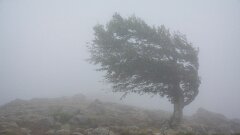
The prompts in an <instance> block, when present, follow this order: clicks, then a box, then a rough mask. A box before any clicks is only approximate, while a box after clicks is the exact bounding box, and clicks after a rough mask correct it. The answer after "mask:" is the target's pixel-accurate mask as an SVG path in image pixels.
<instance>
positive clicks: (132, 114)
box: [0, 94, 240, 135]
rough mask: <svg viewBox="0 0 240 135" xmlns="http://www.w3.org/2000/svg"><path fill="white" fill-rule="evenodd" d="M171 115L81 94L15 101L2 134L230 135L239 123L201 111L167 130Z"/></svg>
mask: <svg viewBox="0 0 240 135" xmlns="http://www.w3.org/2000/svg"><path fill="white" fill-rule="evenodd" d="M169 117H170V113H168V112H165V111H161V110H145V109H141V108H137V107H133V106H127V105H121V104H116V103H110V102H101V101H99V100H95V101H91V100H88V99H86V97H85V96H83V95H81V94H79V95H75V96H73V97H61V98H54V99H32V100H27V101H26V100H20V99H16V100H14V101H12V102H10V103H8V104H5V105H3V106H1V107H0V135H161V134H166V135H195V134H196V135H210V134H212V135H213V134H215V135H217V134H218V135H230V134H235V135H237V133H240V120H239V119H233V120H230V119H227V118H226V117H225V116H223V115H221V114H217V113H213V112H209V111H207V110H205V109H202V108H200V109H199V110H198V111H197V112H196V113H195V114H194V115H192V116H189V117H185V118H184V124H183V125H182V126H180V127H179V128H178V129H175V130H171V129H166V128H165V125H166V123H167V120H168V119H169Z"/></svg>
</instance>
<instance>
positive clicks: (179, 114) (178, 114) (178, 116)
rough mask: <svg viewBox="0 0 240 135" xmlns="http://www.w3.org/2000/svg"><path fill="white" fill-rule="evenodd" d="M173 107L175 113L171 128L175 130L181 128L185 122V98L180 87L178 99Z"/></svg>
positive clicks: (177, 93) (177, 88)
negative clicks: (183, 121)
mask: <svg viewBox="0 0 240 135" xmlns="http://www.w3.org/2000/svg"><path fill="white" fill-rule="evenodd" d="M173 105H174V111H173V115H172V118H171V126H172V127H173V128H174V127H177V126H179V125H180V124H181V123H182V120H183V108H184V97H183V95H182V92H181V90H180V88H179V87H176V98H175V101H174V103H173Z"/></svg>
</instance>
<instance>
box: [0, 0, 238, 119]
mask: <svg viewBox="0 0 240 135" xmlns="http://www.w3.org/2000/svg"><path fill="white" fill-rule="evenodd" d="M115 12H118V13H119V14H121V15H122V16H123V17H128V16H131V15H133V14H134V15H136V16H137V17H140V18H142V19H143V20H144V21H146V23H147V24H149V25H155V26H160V25H162V24H163V25H165V26H166V27H167V28H169V29H170V30H171V31H172V32H173V31H180V32H181V33H183V34H185V35H186V36H187V39H188V40H189V41H190V42H191V43H192V44H193V46H195V47H199V49H200V53H199V64H200V69H199V75H200V77H201V82H202V83H201V86H200V88H199V94H198V96H197V97H196V99H195V100H194V101H193V102H192V103H191V104H190V105H188V106H186V107H185V108H184V113H185V114H192V113H194V112H195V111H196V110H197V109H198V108H199V107H203V108H206V109H208V110H210V111H214V112H217V113H221V114H224V115H225V116H227V117H229V118H240V113H239V112H240V107H239V105H238V104H240V71H239V69H240V60H239V58H240V51H239V50H240V38H239V37H240V25H239V24H240V1H239V0H230V1H224V0H220V1H219V0H212V1H207V0H205V1H190V0H186V1H184V2H182V1H177V0H174V1H158V0H149V1H137V0H132V1H127V0H123V1H120V0H104V1H93V0H89V1H82V0H79V1H78V0H71V1H67V0H50V1H47V0H43V1H32V0H22V1H17V0H11V1H8V0H1V1H0V18H1V21H0V67H1V68H0V105H2V104H5V103H7V102H9V101H11V100H13V99H16V98H20V99H31V98H36V97H60V96H71V95H74V94H77V93H82V94H84V95H86V96H90V97H96V98H99V99H105V100H107V101H114V102H122V103H128V104H130V105H136V106H140V107H145V108H150V109H151V108H152V109H163V110H167V111H171V110H172V105H171V104H170V103H169V102H168V101H167V100H166V99H162V98H160V97H157V96H155V97H152V98H151V97H150V96H148V95H146V96H138V95H134V94H132V95H129V96H127V97H126V98H125V99H124V100H122V101H120V97H121V94H116V93H112V92H111V91H110V90H109V89H110V88H109V85H108V84H105V83H102V82H101V81H102V80H103V73H101V72H97V71H95V69H97V67H96V66H94V65H91V64H89V63H88V62H87V61H86V59H87V58H89V52H88V51H87V48H86V42H89V41H91V40H92V39H93V36H94V35H93V27H94V26H95V25H96V24H105V23H106V22H108V21H109V20H110V19H111V17H112V15H113V14H114V13H115Z"/></svg>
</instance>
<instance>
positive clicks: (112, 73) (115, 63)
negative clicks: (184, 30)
mask: <svg viewBox="0 0 240 135" xmlns="http://www.w3.org/2000/svg"><path fill="white" fill-rule="evenodd" d="M94 32H95V33H94V35H95V38H94V40H93V42H92V43H91V44H90V46H89V49H90V52H91V59H90V61H91V62H92V63H94V64H100V66H101V68H100V69H98V70H100V71H106V75H105V78H106V79H107V80H108V81H109V82H110V83H112V84H113V91H115V92H124V93H130V92H134V93H139V94H144V93H152V94H159V95H160V96H166V97H167V98H168V99H169V100H170V101H171V102H172V103H174V101H175V100H176V98H178V95H177V94H176V93H178V92H177V91H179V92H180V94H182V96H183V97H184V105H188V104H189V103H191V102H192V101H193V100H194V98H195V97H196V95H197V94H198V87H199V84H200V79H199V76H198V68H199V64H198V49H196V48H194V47H193V46H192V44H191V43H189V42H188V41H187V39H186V37H185V36H184V35H183V34H181V33H179V32H175V33H171V32H170V31H169V30H168V29H166V28H165V27H164V26H163V25H161V26H160V27H154V26H149V25H147V24H146V23H145V22H144V21H143V20H141V19H140V18H137V17H135V16H131V17H129V18H126V19H125V18H123V17H121V16H120V15H119V14H117V13H116V14H114V15H113V18H112V20H111V21H110V22H109V23H107V25H105V26H104V25H96V26H95V27H94ZM176 85H178V86H179V89H176Z"/></svg>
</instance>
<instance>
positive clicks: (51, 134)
mask: <svg viewBox="0 0 240 135" xmlns="http://www.w3.org/2000/svg"><path fill="white" fill-rule="evenodd" d="M45 134H46V135H54V134H55V130H53V129H51V130H48V131H47V132H46V133H45Z"/></svg>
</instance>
